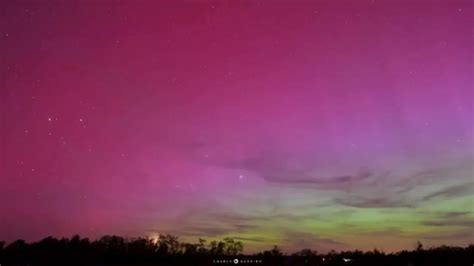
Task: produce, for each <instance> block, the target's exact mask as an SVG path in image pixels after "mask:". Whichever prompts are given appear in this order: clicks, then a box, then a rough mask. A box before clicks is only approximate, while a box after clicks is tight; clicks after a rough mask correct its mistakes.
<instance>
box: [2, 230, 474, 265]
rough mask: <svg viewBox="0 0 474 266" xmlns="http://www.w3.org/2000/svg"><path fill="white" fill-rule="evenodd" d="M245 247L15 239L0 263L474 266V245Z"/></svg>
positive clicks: (169, 238)
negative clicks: (248, 250) (249, 250)
mask: <svg viewBox="0 0 474 266" xmlns="http://www.w3.org/2000/svg"><path fill="white" fill-rule="evenodd" d="M242 251H243V244H242V242H240V241H235V240H234V239H232V238H225V239H223V240H221V241H211V242H207V241H206V240H204V239H199V242H198V243H186V242H180V241H179V239H178V237H177V236H173V235H160V236H159V238H158V239H151V238H130V239H129V238H123V237H120V236H113V235H112V236H109V235H106V236H103V237H101V238H99V239H98V240H95V241H91V240H89V239H88V238H81V237H80V236H78V235H76V236H73V237H72V238H70V239H69V238H61V239H57V238H54V237H47V238H44V239H42V240H40V241H37V242H32V243H27V242H26V241H24V240H16V241H14V242H12V243H9V244H8V245H6V243H5V242H0V265H1V266H6V265H12V266H20V265H21V266H23V265H25V266H26V265H28V266H34V265H53V264H55V265H59V264H60V265H94V266H95V265H97V266H98V265H220V264H234V260H235V259H238V260H239V261H240V262H241V264H245V263H247V264H249V265H252V264H255V265H257V264H258V265H275V266H278V265H291V266H293V265H389V266H390V265H397V266H398V265H411V266H428V265H429V266H438V265H449V266H457V265H469V266H470V265H474V264H473V263H474V245H473V244H471V245H469V246H468V247H452V246H440V247H436V248H429V249H424V248H423V245H422V244H421V243H418V247H417V248H416V249H414V250H411V251H406V250H404V251H400V252H397V253H384V252H383V251H379V250H377V249H375V250H373V251H367V252H363V251H359V250H355V251H341V252H335V251H331V252H329V253H325V254H320V253H318V252H317V251H316V250H311V249H303V250H301V251H298V252H295V253H292V254H284V253H283V252H282V251H281V250H280V249H279V248H278V247H277V246H274V247H273V248H272V249H270V250H265V251H262V252H259V253H256V254H254V255H243V254H242Z"/></svg>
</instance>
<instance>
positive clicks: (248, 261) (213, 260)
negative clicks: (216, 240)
mask: <svg viewBox="0 0 474 266" xmlns="http://www.w3.org/2000/svg"><path fill="white" fill-rule="evenodd" d="M0 265H1V266H42V265H78V266H79V265H84V266H86V265H87V266H89V265H90V266H106V265H117V266H126V265H137V266H152V265H163V266H171V265H183V266H184V265H196V266H200V265H203V266H204V265H271V266H278V265H281V266H283V265H284V266H287V265H288V266H293V265H294V266H297V265H308V266H309V265H328V266H330V265H344V266H356V265H360V266H371V265H374V266H375V265H377V266H382V265H386V266H390V265H400V266H401V265H404V266H408V265H410V266H441V265H443V266H458V265H459V266H461V265H462V266H472V265H474V253H473V252H472V251H471V252H470V253H468V252H450V253H444V254H443V253H430V252H426V253H420V252H407V253H405V254H382V253H380V254H371V255H367V254H358V255H357V254H346V255H342V254H329V255H312V256H264V255H262V256H185V255H181V256H167V257H156V258H150V259H149V260H143V259H139V258H135V259H131V258H128V259H127V258H123V259H113V260H108V261H107V260H104V259H98V260H97V261H90V260H84V259H81V258H77V257H76V258H72V257H71V258H70V259H68V258H63V259H62V260H56V259H54V258H49V259H48V258H45V259H42V260H36V259H29V258H27V257H25V258H18V259H16V260H2V261H0Z"/></svg>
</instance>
